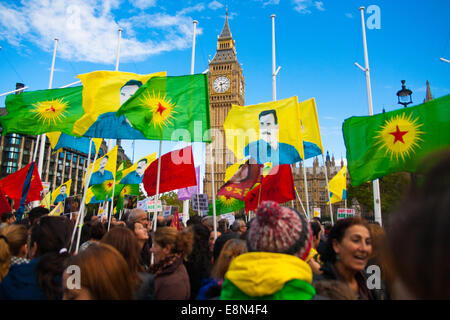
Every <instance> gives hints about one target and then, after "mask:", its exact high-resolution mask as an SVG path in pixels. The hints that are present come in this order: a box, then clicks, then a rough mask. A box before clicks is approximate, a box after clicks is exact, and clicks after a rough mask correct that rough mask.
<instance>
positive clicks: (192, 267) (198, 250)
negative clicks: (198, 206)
mask: <svg viewBox="0 0 450 320" xmlns="http://www.w3.org/2000/svg"><path fill="white" fill-rule="evenodd" d="M189 228H190V231H191V232H192V233H193V236H194V243H193V246H192V251H191V253H190V255H189V256H188V258H187V261H186V262H185V266H186V269H187V272H188V274H189V279H190V283H191V297H196V296H197V293H198V290H199V289H200V287H201V281H202V279H204V278H208V277H209V276H210V274H211V269H212V263H211V253H210V251H209V235H210V231H209V229H208V227H207V226H205V225H204V224H202V223H199V224H193V225H191V226H190V227H189Z"/></svg>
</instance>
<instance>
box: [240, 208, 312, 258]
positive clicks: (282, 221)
mask: <svg viewBox="0 0 450 320" xmlns="http://www.w3.org/2000/svg"><path fill="white" fill-rule="evenodd" d="M247 242H248V244H247V245H248V248H249V251H262V252H274V253H285V254H292V255H296V256H298V257H299V258H301V259H302V260H306V258H307V257H308V254H309V251H310V249H311V244H312V231H311V226H310V224H309V223H308V221H307V220H306V218H305V217H304V216H303V215H301V214H300V213H299V212H298V211H297V210H295V209H291V208H287V207H282V206H280V205H279V204H278V203H276V202H273V201H263V202H262V203H261V204H260V206H259V208H258V211H257V212H256V217H255V219H253V220H252V222H251V224H250V229H249V231H248V237H247Z"/></svg>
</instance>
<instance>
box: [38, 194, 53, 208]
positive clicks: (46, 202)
mask: <svg viewBox="0 0 450 320" xmlns="http://www.w3.org/2000/svg"><path fill="white" fill-rule="evenodd" d="M51 201H52V193H51V192H50V191H49V192H47V194H46V195H45V196H44V199H42V201H41V207H44V208H47V209H49V210H50V208H51Z"/></svg>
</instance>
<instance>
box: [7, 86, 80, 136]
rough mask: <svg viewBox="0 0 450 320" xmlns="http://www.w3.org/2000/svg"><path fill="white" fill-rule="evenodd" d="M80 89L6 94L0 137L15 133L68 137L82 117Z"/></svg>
mask: <svg viewBox="0 0 450 320" xmlns="http://www.w3.org/2000/svg"><path fill="white" fill-rule="evenodd" d="M82 90H83V87H82V86H78V87H72V88H63V89H48V90H37V91H30V92H23V93H21V94H10V95H8V96H7V97H6V100H5V106H6V109H7V110H8V114H7V115H6V116H3V117H1V118H0V122H1V125H2V127H3V135H5V134H8V133H19V134H29V135H39V134H42V133H46V132H54V131H61V132H64V133H67V134H70V135H72V129H73V125H74V123H75V121H77V120H78V119H79V118H80V117H81V116H82V115H83V113H84V111H83V107H82Z"/></svg>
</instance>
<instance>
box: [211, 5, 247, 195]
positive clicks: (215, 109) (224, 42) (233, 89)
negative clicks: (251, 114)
mask: <svg viewBox="0 0 450 320" xmlns="http://www.w3.org/2000/svg"><path fill="white" fill-rule="evenodd" d="M208 82H209V83H208V85H209V104H210V114H211V129H212V137H213V139H214V140H213V143H212V148H213V150H214V151H213V156H214V193H217V190H218V189H219V188H220V186H221V185H222V184H223V181H224V179H225V171H226V168H227V167H228V166H230V165H231V164H233V163H235V157H234V154H233V153H232V152H231V151H229V150H227V147H226V144H225V133H224V130H223V123H224V121H225V118H226V117H227V115H228V111H229V110H230V109H231V105H232V104H235V105H240V106H243V105H245V78H244V76H243V74H242V68H241V66H240V64H239V62H238V60H237V56H236V44H235V41H234V40H233V37H232V35H231V31H230V26H229V24H228V14H227V15H226V17H225V25H224V26H223V29H222V32H221V33H220V35H219V36H218V39H217V52H216V54H215V56H214V58H213V59H212V60H211V61H210V62H209V71H208ZM205 159H206V166H205V179H204V181H203V182H204V189H203V190H204V193H206V194H208V198H209V199H211V198H212V192H211V190H212V179H211V162H210V159H211V158H210V147H209V145H208V146H207V147H206V158H205Z"/></svg>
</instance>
